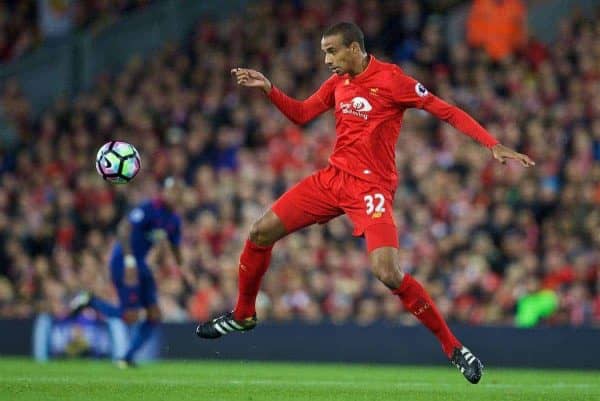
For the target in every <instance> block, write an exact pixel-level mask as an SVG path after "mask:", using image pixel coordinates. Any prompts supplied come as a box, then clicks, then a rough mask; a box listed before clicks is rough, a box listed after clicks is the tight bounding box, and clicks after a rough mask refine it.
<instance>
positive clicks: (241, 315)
mask: <svg viewBox="0 0 600 401" xmlns="http://www.w3.org/2000/svg"><path fill="white" fill-rule="evenodd" d="M254 315H256V311H252V310H245V309H237V308H236V309H234V310H233V318H234V319H235V320H237V321H239V322H243V321H244V320H246V319H252V318H254Z"/></svg>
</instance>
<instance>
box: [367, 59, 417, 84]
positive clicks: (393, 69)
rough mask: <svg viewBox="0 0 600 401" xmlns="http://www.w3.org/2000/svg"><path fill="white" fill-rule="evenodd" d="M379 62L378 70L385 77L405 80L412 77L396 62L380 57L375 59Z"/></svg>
mask: <svg viewBox="0 0 600 401" xmlns="http://www.w3.org/2000/svg"><path fill="white" fill-rule="evenodd" d="M375 62H376V63H377V70H378V71H379V73H380V74H382V75H383V76H384V77H385V78H388V79H393V80H399V79H400V80H403V79H407V78H410V77H409V76H408V75H406V74H405V73H404V71H403V70H402V68H400V66H399V65H397V64H394V63H389V62H387V61H382V60H379V59H375Z"/></svg>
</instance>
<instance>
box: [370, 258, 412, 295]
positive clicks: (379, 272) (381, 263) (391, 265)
mask: <svg viewBox="0 0 600 401" xmlns="http://www.w3.org/2000/svg"><path fill="white" fill-rule="evenodd" d="M370 256H371V265H372V270H373V274H374V275H375V277H377V278H378V279H379V281H381V282H382V283H383V284H385V285H386V286H387V287H388V288H390V289H393V290H394V289H396V288H398V287H399V286H400V283H402V279H403V278H404V273H402V271H401V270H400V267H399V266H398V260H397V258H396V257H394V255H392V254H391V253H390V252H373V253H372V254H371V255H370Z"/></svg>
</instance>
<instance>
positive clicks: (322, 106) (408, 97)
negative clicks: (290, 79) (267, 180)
mask: <svg viewBox="0 0 600 401" xmlns="http://www.w3.org/2000/svg"><path fill="white" fill-rule="evenodd" d="M321 49H322V50H323V52H324V55H325V64H326V65H327V67H329V69H330V70H331V71H332V72H333V75H332V76H331V77H330V78H329V79H327V80H326V81H325V82H324V83H323V84H322V85H321V87H320V88H319V89H318V90H317V91H316V92H315V93H314V94H313V95H311V96H310V97H309V98H308V99H306V100H304V101H298V100H295V99H292V98H290V97H288V96H287V95H285V94H284V93H283V92H281V91H280V90H279V89H278V88H277V87H275V86H274V85H273V84H272V83H271V82H270V81H269V80H268V79H267V78H266V77H265V76H264V75H263V74H261V73H260V72H258V71H255V70H251V69H245V68H235V69H233V70H232V74H233V75H234V76H235V78H236V80H237V83H238V84H239V85H242V86H246V87H253V88H260V89H262V90H263V91H264V92H265V93H266V95H267V96H268V98H269V99H270V100H271V102H272V103H273V104H274V105H275V106H276V107H277V108H278V109H279V110H280V111H281V112H282V113H283V114H284V115H285V116H287V117H288V118H289V119H290V120H291V121H293V122H295V123H296V124H306V123H307V122H309V121H311V120H312V119H314V118H315V117H317V116H318V115H320V114H322V113H324V112H325V111H327V110H329V109H333V110H334V113H335V129H336V134H337V140H336V143H335V147H334V150H333V153H332V155H331V156H330V158H329V166H328V167H326V168H324V169H322V170H320V171H317V172H315V173H314V174H312V175H311V176H309V177H307V178H305V179H303V180H302V181H300V182H299V183H298V184H296V185H295V186H294V187H292V188H291V189H289V190H288V191H287V192H286V193H284V194H283V195H282V196H281V197H280V198H279V199H278V200H277V201H276V202H275V203H274V204H273V206H272V207H271V209H270V210H269V211H268V212H266V213H265V214H264V215H263V216H262V217H261V218H260V219H258V221H256V222H255V223H254V224H253V226H252V228H251V230H250V236H249V238H248V240H247V241H246V244H245V247H244V250H243V251H242V255H241V257H240V264H239V273H238V274H239V283H238V299H237V304H236V306H235V308H234V310H233V311H232V312H229V313H226V314H224V315H222V316H219V317H217V318H215V319H213V320H210V321H208V322H205V323H203V324H200V325H199V326H198V327H197V329H196V334H197V335H198V336H199V337H202V338H218V337H220V336H222V335H224V334H227V333H229V332H234V331H247V330H250V329H253V328H254V327H255V326H256V324H257V319H256V312H255V300H256V296H257V293H258V290H259V286H260V282H261V278H262V276H263V275H264V273H265V272H266V270H267V268H268V266H269V261H270V260H271V250H272V248H273V244H275V242H277V241H278V240H279V239H281V238H282V237H284V236H285V235H287V234H289V233H292V232H294V231H296V230H299V229H301V228H303V227H306V226H309V225H311V224H314V223H325V222H327V221H329V220H330V219H332V218H334V217H337V216H339V215H341V214H344V213H345V214H347V215H348V217H349V218H350V219H351V220H352V222H353V224H354V232H353V235H355V236H364V237H365V239H366V246H367V251H368V254H369V260H370V263H371V267H372V271H373V273H374V274H375V276H376V277H377V278H378V279H379V280H381V281H382V282H383V283H384V284H385V285H386V286H387V287H388V288H389V289H390V290H391V292H392V293H393V294H394V295H396V296H398V297H399V298H400V300H401V301H402V303H403V305H404V307H405V308H406V309H407V310H408V311H410V312H411V313H412V314H413V315H414V316H416V317H417V319H419V320H420V321H421V323H423V324H424V325H425V326H426V327H427V328H428V329H429V330H430V331H431V332H432V333H433V334H434V335H435V336H436V337H437V339H438V340H439V342H440V343H441V346H442V350H443V351H444V353H445V354H446V355H447V357H448V358H449V359H450V361H451V363H452V364H454V365H455V366H456V367H457V368H458V369H459V370H460V371H461V373H462V374H463V375H464V376H465V378H466V379H467V380H468V381H470V382H471V383H477V382H479V380H480V378H481V374H482V369H483V364H482V363H481V362H480V360H479V359H478V358H477V357H476V356H475V355H474V354H473V353H472V352H471V351H469V349H467V348H466V347H465V346H463V344H462V343H461V342H460V341H459V340H458V339H457V338H456V337H455V336H454V335H453V333H452V332H451V331H450V329H449V328H448V325H447V324H446V322H445V321H444V319H443V318H442V316H441V314H440V312H439V311H438V309H437V307H436V305H435V303H434V302H433V300H432V299H431V297H430V296H429V295H428V294H427V292H426V291H425V289H424V288H423V287H422V286H421V284H419V283H418V282H417V281H416V280H415V279H414V278H413V277H411V276H410V275H409V274H406V273H403V272H402V271H400V268H399V265H400V263H399V255H398V233H397V229H396V225H395V223H394V219H393V216H392V205H393V197H394V192H395V190H396V185H397V173H396V164H395V145H396V140H397V138H398V135H399V132H400V127H401V124H402V115H403V113H404V110H406V109H408V108H420V109H423V110H426V111H428V112H429V113H431V114H433V115H434V116H436V117H437V118H439V119H441V120H443V121H446V122H448V123H450V124H451V125H453V126H454V127H455V128H456V129H458V130H459V131H461V132H463V133H465V134H467V135H468V136H470V137H471V138H473V139H475V140H476V141H478V142H479V143H480V144H481V145H483V146H484V147H486V148H488V149H490V150H491V154H492V156H493V157H494V158H495V159H496V160H499V161H500V162H502V163H505V162H506V160H508V159H515V160H518V161H519V162H520V163H521V164H522V165H523V166H525V167H528V166H533V165H534V162H533V161H532V160H531V159H530V158H529V157H527V156H526V155H524V154H520V153H517V152H515V151H514V150H512V149H509V148H507V147H505V146H503V145H501V144H500V143H499V142H498V141H497V140H496V139H495V138H494V137H492V136H491V135H490V134H489V133H488V132H487V131H486V130H485V129H484V128H482V127H481V126H480V125H479V124H478V123H477V122H476V121H475V120H473V118H471V117H470V116H469V115H468V114H466V113H465V112H464V111H462V110H461V109H459V108H457V107H455V106H452V105H449V104H448V103H446V102H444V101H443V100H441V99H439V98H438V97H436V96H435V95H433V94H432V93H430V92H429V91H428V90H427V89H426V88H425V87H424V86H423V85H422V84H421V83H419V82H417V81H416V80H415V79H413V78H411V77H410V76H408V75H405V74H404V73H403V72H402V70H401V69H400V68H399V67H398V66H396V65H394V64H388V63H385V62H382V61H380V60H378V59H376V58H375V57H373V56H372V55H369V54H367V52H366V50H365V45H364V36H363V33H362V32H361V30H360V28H358V27H357V26H356V25H355V24H352V23H346V22H342V23H339V24H336V25H334V26H332V27H330V28H329V29H327V31H325V33H324V34H323V37H322V39H321Z"/></svg>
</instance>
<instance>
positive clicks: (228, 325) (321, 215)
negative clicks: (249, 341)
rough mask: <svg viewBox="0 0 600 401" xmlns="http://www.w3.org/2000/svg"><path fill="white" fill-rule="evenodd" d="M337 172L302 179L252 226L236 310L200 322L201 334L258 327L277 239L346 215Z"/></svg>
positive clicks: (242, 261) (215, 334) (208, 335)
mask: <svg viewBox="0 0 600 401" xmlns="http://www.w3.org/2000/svg"><path fill="white" fill-rule="evenodd" d="M334 175H335V171H334V170H333V169H324V170H321V171H319V172H317V173H315V174H313V175H311V176H309V177H307V178H305V179H304V180H302V181H300V182H299V183H298V184H296V185H295V186H294V187H292V188H291V189H290V190H289V191H287V192H286V193H285V194H283V195H282V196H281V197H280V198H279V199H278V200H277V201H276V202H275V203H274V204H273V207H272V208H271V210H269V211H268V212H267V213H265V214H264V215H263V216H262V217H261V218H260V219H258V220H257V221H256V222H255V223H254V224H253V225H252V228H251V230H250V235H249V237H248V240H247V241H246V244H245V245H244V250H243V251H242V255H241V257H240V264H239V271H238V278H239V281H238V299H237V303H236V306H235V308H234V310H233V311H232V312H228V313H226V314H224V315H222V316H219V317H217V318H215V319H213V320H210V321H208V322H206V323H203V324H200V325H199V326H198V327H197V328H196V334H197V335H198V336H199V337H201V338H211V339H213V338H219V337H221V336H222V335H224V334H227V333H230V332H235V331H248V330H251V329H253V328H254V327H255V326H256V323H257V319H256V309H255V303H256V296H257V294H258V291H259V289H260V283H261V280H262V277H263V275H264V274H265V272H266V271H267V269H268V268H269V263H270V261H271V251H272V249H273V245H274V244H275V242H277V241H278V240H280V239H281V238H283V237H284V236H286V235H287V234H289V233H292V232H294V231H297V230H299V229H301V228H303V227H306V226H309V225H311V224H314V223H317V222H326V221H328V220H329V219H331V218H333V217H336V216H339V215H340V214H342V210H341V209H340V208H338V207H337V206H336V199H335V198H334V196H333V195H332V191H331V188H328V187H327V184H326V183H327V182H330V181H331V178H332V177H333V176H334Z"/></svg>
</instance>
